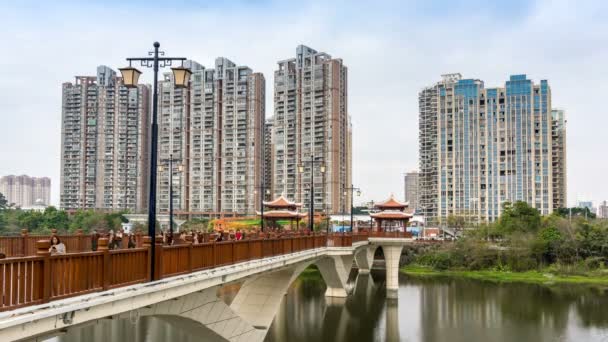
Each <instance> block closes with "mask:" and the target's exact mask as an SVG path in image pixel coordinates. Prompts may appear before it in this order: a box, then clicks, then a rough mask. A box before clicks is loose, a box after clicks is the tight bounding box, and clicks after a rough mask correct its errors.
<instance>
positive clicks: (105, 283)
mask: <svg viewBox="0 0 608 342" xmlns="http://www.w3.org/2000/svg"><path fill="white" fill-rule="evenodd" d="M97 250H98V251H100V252H102V253H103V254H102V260H103V262H102V264H101V265H102V269H101V272H102V279H103V280H102V282H101V285H102V287H103V290H104V291H105V290H107V289H108V288H110V277H111V274H110V272H111V271H112V269H111V266H110V249H109V248H108V238H99V240H98V241H97Z"/></svg>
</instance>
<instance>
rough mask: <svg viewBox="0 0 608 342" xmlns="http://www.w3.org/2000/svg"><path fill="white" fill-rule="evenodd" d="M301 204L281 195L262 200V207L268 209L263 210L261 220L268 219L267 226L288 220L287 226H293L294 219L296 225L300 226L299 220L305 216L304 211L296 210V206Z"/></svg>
mask: <svg viewBox="0 0 608 342" xmlns="http://www.w3.org/2000/svg"><path fill="white" fill-rule="evenodd" d="M301 206H302V204H301V203H296V202H292V201H289V200H288V199H286V198H285V197H284V196H283V195H281V196H279V197H278V198H276V199H275V200H273V201H270V202H266V201H264V207H265V208H267V209H269V210H268V211H266V210H264V213H263V217H262V220H266V221H270V222H271V224H270V225H269V226H271V227H276V222H277V221H285V220H289V223H290V224H289V226H290V227H293V223H294V221H295V223H296V227H299V226H300V220H301V219H302V218H304V217H306V214H305V213H301V212H299V211H298V208H300V207H301ZM257 214H258V215H260V216H262V213H260V212H258V213H257Z"/></svg>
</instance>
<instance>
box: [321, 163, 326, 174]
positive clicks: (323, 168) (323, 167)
mask: <svg viewBox="0 0 608 342" xmlns="http://www.w3.org/2000/svg"><path fill="white" fill-rule="evenodd" d="M321 173H325V165H321Z"/></svg>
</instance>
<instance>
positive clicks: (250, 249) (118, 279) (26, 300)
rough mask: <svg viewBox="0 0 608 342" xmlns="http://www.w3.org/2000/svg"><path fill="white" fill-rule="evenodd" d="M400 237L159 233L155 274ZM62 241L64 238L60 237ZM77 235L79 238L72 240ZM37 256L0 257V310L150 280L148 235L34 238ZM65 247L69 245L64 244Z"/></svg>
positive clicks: (168, 273)
mask: <svg viewBox="0 0 608 342" xmlns="http://www.w3.org/2000/svg"><path fill="white" fill-rule="evenodd" d="M374 236H375V237H383V236H386V237H403V236H404V234H403V233H387V232H380V233H377V232H369V233H368V232H358V233H354V234H348V233H346V234H345V233H337V234H330V235H329V236H327V235H325V234H308V235H298V234H290V235H284V236H272V235H266V236H265V238H260V237H255V236H254V238H253V239H247V240H240V241H223V242H205V243H200V244H193V243H192V240H191V239H189V237H188V238H187V239H188V240H186V242H185V243H182V244H178V245H173V246H168V245H163V244H162V239H161V238H160V237H157V239H156V242H155V245H156V268H155V275H154V278H155V279H162V278H166V277H171V276H176V275H180V274H186V273H190V272H194V271H199V270H204V269H209V268H214V267H219V266H225V265H232V264H235V263H240V262H244V261H249V260H255V259H261V258H267V257H272V256H277V255H283V254H289V253H294V252H299V251H303V250H310V249H315V248H320V247H325V246H333V247H349V246H352V244H353V242H359V241H366V240H367V238H368V237H374ZM63 241H64V242H65V239H64V240H63ZM76 241H78V240H76ZM36 246H37V250H36V255H35V256H26V257H15V258H7V259H0V311H6V310H13V309H17V308H20V307H23V306H30V305H35V304H40V303H46V302H48V301H51V300H57V299H62V298H67V297H73V296H78V295H82V294H87V293H92V292H96V291H103V290H108V289H112V288H117V287H121V286H127V285H132V284H137V283H143V282H146V281H148V280H149V274H150V262H149V258H150V249H151V247H152V246H151V239H150V238H149V237H147V236H146V237H143V238H142V246H141V247H138V248H131V249H121V250H109V249H108V239H107V238H100V239H99V246H98V250H97V251H95V252H78V253H67V254H62V255H51V254H50V253H49V247H50V241H49V240H39V241H37V242H36ZM68 250H69V247H68Z"/></svg>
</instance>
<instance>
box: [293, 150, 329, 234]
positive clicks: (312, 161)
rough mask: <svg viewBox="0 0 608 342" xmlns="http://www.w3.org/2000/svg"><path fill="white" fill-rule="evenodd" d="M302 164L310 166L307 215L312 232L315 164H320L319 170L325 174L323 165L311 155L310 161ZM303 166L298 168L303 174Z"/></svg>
mask: <svg viewBox="0 0 608 342" xmlns="http://www.w3.org/2000/svg"><path fill="white" fill-rule="evenodd" d="M303 163H304V164H307V165H308V164H309V165H310V204H309V207H310V208H309V213H308V215H309V218H308V229H309V230H310V231H311V232H312V231H313V230H314V225H313V221H314V215H315V175H314V170H313V169H314V165H315V164H320V167H319V170H320V171H321V173H325V165H324V164H323V161H322V160H315V157H314V155H313V154H311V155H310V160H304V161H303ZM304 164H302V165H300V166H298V169H299V171H300V173H304ZM328 229H329V228H328Z"/></svg>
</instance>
